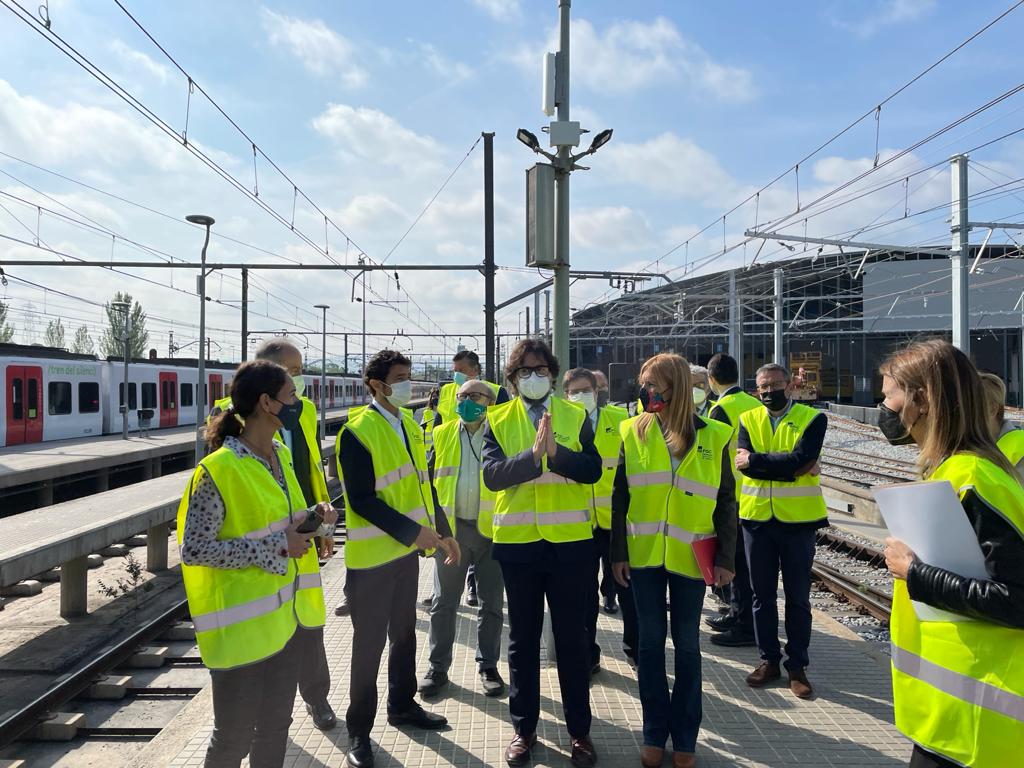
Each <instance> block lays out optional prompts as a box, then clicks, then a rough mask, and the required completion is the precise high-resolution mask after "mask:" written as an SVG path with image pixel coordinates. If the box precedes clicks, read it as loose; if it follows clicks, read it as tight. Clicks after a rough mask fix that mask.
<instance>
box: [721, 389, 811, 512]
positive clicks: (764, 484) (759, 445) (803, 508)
mask: <svg viewBox="0 0 1024 768" xmlns="http://www.w3.org/2000/svg"><path fill="white" fill-rule="evenodd" d="M819 414H820V411H816V410H815V409H814V408H811V407H810V406H807V405H802V404H801V403H793V405H792V406H791V407H790V409H789V411H788V412H787V413H786V415H785V416H783V417H782V420H781V421H780V422H779V425H778V427H776V428H775V430H774V431H773V430H772V422H771V418H770V416H769V414H768V409H767V408H763V407H762V408H757V409H752V410H749V411H747V412H746V413H743V414H742V415H741V416H740V422H741V423H742V424H743V426H744V427H746V428H747V434H748V435H749V436H750V445H751V447H752V448H753V449H754V451H755V452H757V453H787V452H789V451H792V450H793V449H794V448H795V447H796V444H797V442H798V441H799V440H800V437H801V436H802V435H803V433H804V430H806V429H807V426H808V425H809V424H810V423H811V422H812V421H813V420H814V418H815V417H816V416H818V415H819ZM773 517H774V518H776V519H777V520H780V521H781V522H783V523H810V522H814V521H816V520H824V519H825V518H826V517H828V508H827V507H826V506H825V498H824V497H823V496H822V495H821V483H820V482H819V478H818V476H817V475H810V474H807V475H802V476H801V477H798V478H797V479H796V482H793V483H785V482H781V481H778V480H755V479H754V478H752V477H747V476H746V475H744V476H743V485H742V488H741V490H740V518H741V519H742V520H770V519H771V518H773Z"/></svg>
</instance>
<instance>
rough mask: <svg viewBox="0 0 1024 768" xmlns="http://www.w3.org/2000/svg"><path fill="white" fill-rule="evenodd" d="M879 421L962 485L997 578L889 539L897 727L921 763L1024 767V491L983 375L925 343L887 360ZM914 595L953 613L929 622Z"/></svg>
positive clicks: (929, 468) (927, 465)
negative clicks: (1002, 444)
mask: <svg viewBox="0 0 1024 768" xmlns="http://www.w3.org/2000/svg"><path fill="white" fill-rule="evenodd" d="M880 372H881V374H882V376H883V379H882V392H883V394H884V395H885V400H884V402H882V404H881V405H880V406H879V419H878V426H879V428H880V429H881V431H882V434H884V435H885V437H886V438H887V439H888V440H889V442H891V443H892V444H894V445H903V444H907V443H917V444H918V445H919V446H920V449H921V453H920V458H919V461H918V466H919V469H920V472H921V476H922V478H923V479H925V480H933V481H935V480H943V481H946V482H949V483H950V484H951V485H952V486H953V489H954V490H955V491H956V492H957V494H958V496H959V498H960V503H961V505H962V506H963V510H964V514H965V515H966V516H967V519H968V520H969V521H970V524H971V527H972V528H973V529H974V533H975V536H976V537H977V541H978V545H979V546H980V548H981V551H982V553H983V555H984V558H985V571H986V573H987V577H986V578H968V577H966V576H961V575H960V574H957V573H954V572H952V571H949V570H946V569H944V568H940V567H938V566H935V565H930V564H928V563H925V562H923V561H922V560H921V559H920V558H918V557H917V555H915V554H914V552H913V551H912V550H911V549H910V548H909V547H908V546H907V545H906V544H905V543H904V542H902V541H900V540H898V539H894V538H889V539H887V540H886V564H887V566H888V567H889V570H890V571H891V573H892V575H893V576H894V578H895V579H896V581H895V584H894V590H893V608H892V621H891V624H890V631H891V634H892V675H893V702H894V706H895V713H896V726H897V728H899V729H900V730H901V731H902V732H903V733H904V734H906V735H907V736H908V737H909V738H910V739H911V740H912V741H913V742H914V743H915V746H914V754H913V757H912V758H911V761H910V765H911V766H913V767H914V768H930V767H932V766H979V767H987V766H992V767H993V768H994V767H995V766H1006V765H1018V764H1019V763H1020V754H1021V750H1022V748H1024V490H1022V489H1021V485H1020V483H1019V482H1018V481H1017V478H1016V476H1015V474H1014V472H1013V467H1012V466H1011V465H1010V463H1009V461H1007V459H1006V457H1005V456H1004V455H1003V454H1002V453H1001V452H1000V451H999V449H998V448H997V447H996V444H995V441H994V439H993V435H992V433H991V432H990V429H989V419H988V413H987V411H986V402H985V396H984V391H983V388H982V382H981V379H980V378H979V376H978V372H977V371H976V370H975V368H974V365H973V364H972V363H971V361H970V360H969V359H968V358H967V356H966V355H964V353H963V352H961V351H960V350H958V349H956V348H955V347H953V346H952V345H951V344H950V343H949V342H947V341H944V340H941V339H933V340H929V341H921V342H914V343H912V344H910V345H908V346H907V347H906V348H904V349H903V350H900V351H898V352H896V353H895V354H893V355H891V356H890V357H889V358H888V359H887V360H886V361H885V362H884V363H883V364H882V367H881V369H880ZM911 600H913V601H916V602H918V603H923V604H925V605H929V606H931V607H933V608H938V609H941V610H943V611H947V612H949V613H951V614H956V615H955V616H950V618H949V619H948V620H938V621H922V620H920V619H919V618H918V616H917V613H916V612H915V610H914V607H913V605H912V604H911Z"/></svg>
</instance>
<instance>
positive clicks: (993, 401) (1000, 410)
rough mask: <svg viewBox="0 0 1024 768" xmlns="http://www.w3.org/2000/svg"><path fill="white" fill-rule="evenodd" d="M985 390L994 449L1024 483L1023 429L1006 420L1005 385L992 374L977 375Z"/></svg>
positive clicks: (982, 373)
mask: <svg viewBox="0 0 1024 768" xmlns="http://www.w3.org/2000/svg"><path fill="white" fill-rule="evenodd" d="M978 377H979V378H980V379H981V383H982V386H984V388H985V402H986V408H987V409H988V417H989V428H990V429H991V430H992V434H993V435H994V436H995V441H996V447H997V448H999V450H1000V451H1001V452H1002V454H1003V455H1004V456H1005V457H1006V458H1007V459H1009V461H1010V464H1011V465H1012V466H1013V468H1014V471H1015V472H1016V473H1017V477H1018V478H1020V479H1021V481H1024V429H1021V428H1020V427H1018V426H1017V425H1015V424H1014V423H1013V422H1011V421H1010V420H1009V419H1007V418H1006V383H1005V382H1004V381H1003V380H1002V379H1001V378H999V377H998V376H996V375H995V374H994V373H987V372H984V371H983V372H981V373H979V374H978Z"/></svg>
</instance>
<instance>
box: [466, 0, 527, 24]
mask: <svg viewBox="0 0 1024 768" xmlns="http://www.w3.org/2000/svg"><path fill="white" fill-rule="evenodd" d="M472 3H473V5H475V6H476V7H477V8H479V9H480V10H482V11H484V12H485V13H487V14H488V15H489V16H491V18H493V19H495V20H496V21H511V20H513V19H518V18H519V15H520V14H521V13H522V7H521V6H520V4H519V0H472Z"/></svg>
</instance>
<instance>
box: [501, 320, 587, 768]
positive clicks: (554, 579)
mask: <svg viewBox="0 0 1024 768" xmlns="http://www.w3.org/2000/svg"><path fill="white" fill-rule="evenodd" d="M505 370H506V375H507V377H508V381H509V383H510V384H512V385H513V386H514V387H515V389H516V392H517V393H518V394H519V397H517V398H516V399H515V400H512V401H510V402H508V403H504V404H503V405H496V406H494V407H492V408H491V409H490V410H489V411H488V413H487V426H486V427H485V430H486V431H485V432H484V456H483V464H484V483H485V484H486V485H487V487H488V488H490V489H491V490H492V491H494V492H495V500H494V518H493V521H494V523H493V524H494V549H493V555H494V559H495V560H497V561H498V562H499V563H500V564H501V573H502V577H503V579H504V581H505V594H506V595H507V597H508V629H509V659H508V664H509V674H510V678H511V679H510V681H509V682H510V689H509V690H510V696H509V712H510V714H511V715H512V725H513V727H514V728H515V731H516V735H515V738H514V739H513V740H512V743H511V744H509V746H508V748H507V749H506V750H505V761H506V762H507V763H508V764H509V765H510V766H520V765H525V764H526V763H528V762H529V761H530V752H531V750H532V749H533V746H534V744H536V742H537V722H538V720H539V718H540V637H541V630H542V628H543V616H544V603H545V598H546V601H547V604H548V606H549V607H550V609H551V626H552V630H553V633H554V640H555V649H556V651H557V654H556V655H557V664H558V680H559V684H560V689H561V694H562V707H563V709H564V712H565V724H566V727H567V729H568V731H569V737H570V740H571V755H570V760H571V762H572V764H573V765H574V766H576V768H591V767H592V766H593V765H594V764H595V763H596V762H597V752H596V751H595V749H594V743H593V742H592V741H591V739H590V725H591V712H590V674H589V672H590V666H589V663H588V661H589V655H590V654H589V652H588V649H587V638H586V608H585V604H584V601H583V600H581V596H582V595H586V594H588V593H589V592H590V591H591V590H592V589H593V586H592V581H591V579H592V577H593V570H592V563H593V562H594V557H595V552H594V534H593V523H592V512H591V504H592V494H591V490H590V488H589V487H588V486H590V485H593V484H594V483H595V482H597V481H598V480H599V479H600V478H601V456H600V454H598V452H597V449H596V448H595V447H594V430H593V428H592V427H591V425H590V420H589V419H588V418H587V413H586V411H585V410H584V409H583V408H582V407H581V406H580V405H578V404H576V403H572V402H569V401H568V400H564V399H562V398H560V397H556V396H554V395H553V394H552V390H553V388H554V384H555V382H556V381H557V377H558V360H557V358H555V356H554V355H553V354H552V353H551V350H550V349H549V348H548V345H547V344H545V343H544V342H543V341H541V340H539V339H533V338H530V339H523V340H522V341H520V342H519V343H517V344H516V345H515V347H513V348H512V352H511V353H510V354H509V359H508V364H507V365H506V366H505Z"/></svg>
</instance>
